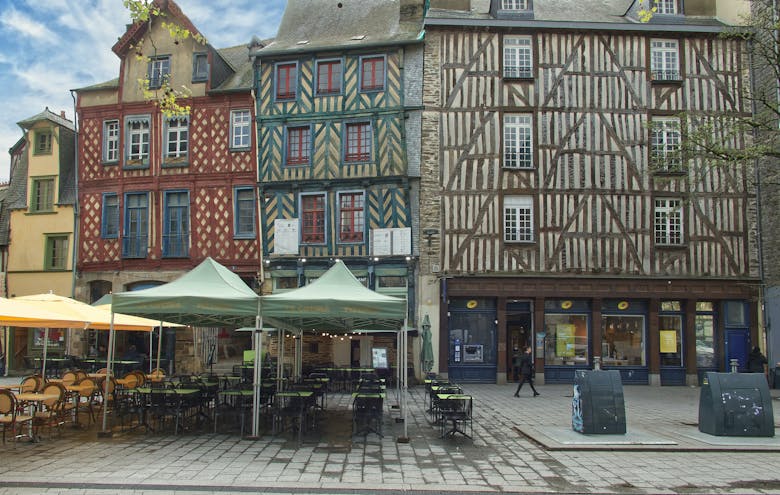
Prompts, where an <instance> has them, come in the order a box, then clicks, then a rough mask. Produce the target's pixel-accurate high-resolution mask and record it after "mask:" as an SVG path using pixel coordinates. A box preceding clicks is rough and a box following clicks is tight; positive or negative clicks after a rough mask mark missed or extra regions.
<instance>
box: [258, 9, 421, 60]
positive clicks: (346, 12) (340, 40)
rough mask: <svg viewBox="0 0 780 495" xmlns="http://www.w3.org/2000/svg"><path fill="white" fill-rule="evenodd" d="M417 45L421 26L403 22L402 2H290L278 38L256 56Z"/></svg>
mask: <svg viewBox="0 0 780 495" xmlns="http://www.w3.org/2000/svg"><path fill="white" fill-rule="evenodd" d="M416 41H422V22H421V21H417V22H401V17H400V0H340V1H339V2H334V1H333V0H288V1H287V8H285V10H284V16H283V17H282V22H281V24H280V25H279V31H278V33H277V35H276V38H275V39H274V41H272V42H271V43H270V44H269V45H268V46H266V47H265V48H262V49H260V50H255V51H254V52H253V54H255V55H259V56H261V57H262V56H268V55H272V54H275V53H289V52H311V51H318V50H325V49H345V48H360V47H361V46H366V47H368V46H377V45H392V44H402V43H411V42H416Z"/></svg>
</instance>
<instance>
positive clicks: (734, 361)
mask: <svg viewBox="0 0 780 495" xmlns="http://www.w3.org/2000/svg"><path fill="white" fill-rule="evenodd" d="M729 365H730V366H731V372H732V373H736V372H737V369H738V368H739V359H729Z"/></svg>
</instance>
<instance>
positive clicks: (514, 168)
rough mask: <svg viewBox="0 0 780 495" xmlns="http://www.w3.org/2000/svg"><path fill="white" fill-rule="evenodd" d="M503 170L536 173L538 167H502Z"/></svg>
mask: <svg viewBox="0 0 780 495" xmlns="http://www.w3.org/2000/svg"><path fill="white" fill-rule="evenodd" d="M501 168H503V169H504V170H512V171H515V172H535V171H536V166H531V167H510V166H508V165H502V166H501Z"/></svg>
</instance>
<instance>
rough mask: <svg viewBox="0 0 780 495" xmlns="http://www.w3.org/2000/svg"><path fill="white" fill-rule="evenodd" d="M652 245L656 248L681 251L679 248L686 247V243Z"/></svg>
mask: <svg viewBox="0 0 780 495" xmlns="http://www.w3.org/2000/svg"><path fill="white" fill-rule="evenodd" d="M654 246H655V247H656V248H657V249H662V250H664V251H681V250H685V249H688V245H687V244H685V243H683V244H654Z"/></svg>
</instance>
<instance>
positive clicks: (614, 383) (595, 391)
mask: <svg viewBox="0 0 780 495" xmlns="http://www.w3.org/2000/svg"><path fill="white" fill-rule="evenodd" d="M571 426H572V429H573V430H574V431H578V432H580V433H586V434H602V435H607V434H624V433H625V432H626V407H625V403H624V401H623V382H622V381H621V380H620V372H619V371H618V370H609V371H589V370H581V371H577V372H576V373H575V375H574V398H573V399H572V403H571Z"/></svg>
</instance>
